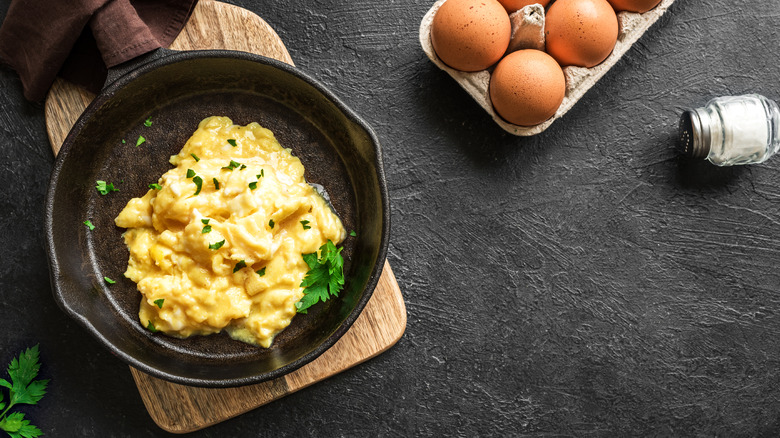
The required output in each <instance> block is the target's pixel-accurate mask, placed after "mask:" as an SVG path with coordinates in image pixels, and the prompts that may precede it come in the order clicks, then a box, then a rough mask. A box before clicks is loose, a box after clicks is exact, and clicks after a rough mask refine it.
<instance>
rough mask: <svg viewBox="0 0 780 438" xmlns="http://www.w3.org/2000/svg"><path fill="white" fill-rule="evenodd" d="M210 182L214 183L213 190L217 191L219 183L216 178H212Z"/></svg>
mask: <svg viewBox="0 0 780 438" xmlns="http://www.w3.org/2000/svg"><path fill="white" fill-rule="evenodd" d="M212 181H214V190H219V181H217V179H216V178H212Z"/></svg>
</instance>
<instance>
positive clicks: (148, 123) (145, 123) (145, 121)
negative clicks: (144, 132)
mask: <svg viewBox="0 0 780 438" xmlns="http://www.w3.org/2000/svg"><path fill="white" fill-rule="evenodd" d="M144 126H146V127H147V128H148V127H150V126H152V118H151V117H149V118H148V119H146V120H144Z"/></svg>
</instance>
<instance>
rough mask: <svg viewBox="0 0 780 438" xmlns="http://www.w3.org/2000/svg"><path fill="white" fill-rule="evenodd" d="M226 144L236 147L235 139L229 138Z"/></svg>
mask: <svg viewBox="0 0 780 438" xmlns="http://www.w3.org/2000/svg"><path fill="white" fill-rule="evenodd" d="M228 143H230V146H233V147H236V146H238V143H236V139H235V138H229V139H228Z"/></svg>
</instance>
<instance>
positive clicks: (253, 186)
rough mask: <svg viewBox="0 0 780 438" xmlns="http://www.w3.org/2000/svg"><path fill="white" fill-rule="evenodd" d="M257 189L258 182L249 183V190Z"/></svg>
mask: <svg viewBox="0 0 780 438" xmlns="http://www.w3.org/2000/svg"><path fill="white" fill-rule="evenodd" d="M256 188H257V181H255V182H251V183H249V190H255V189H256Z"/></svg>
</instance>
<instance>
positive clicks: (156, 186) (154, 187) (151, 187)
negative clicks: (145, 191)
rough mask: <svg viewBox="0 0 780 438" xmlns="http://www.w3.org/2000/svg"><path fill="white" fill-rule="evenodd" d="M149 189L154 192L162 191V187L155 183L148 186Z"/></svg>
mask: <svg viewBox="0 0 780 438" xmlns="http://www.w3.org/2000/svg"><path fill="white" fill-rule="evenodd" d="M149 188H150V189H154V190H162V186H161V185H159V184H157V183H152V184H149Z"/></svg>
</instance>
